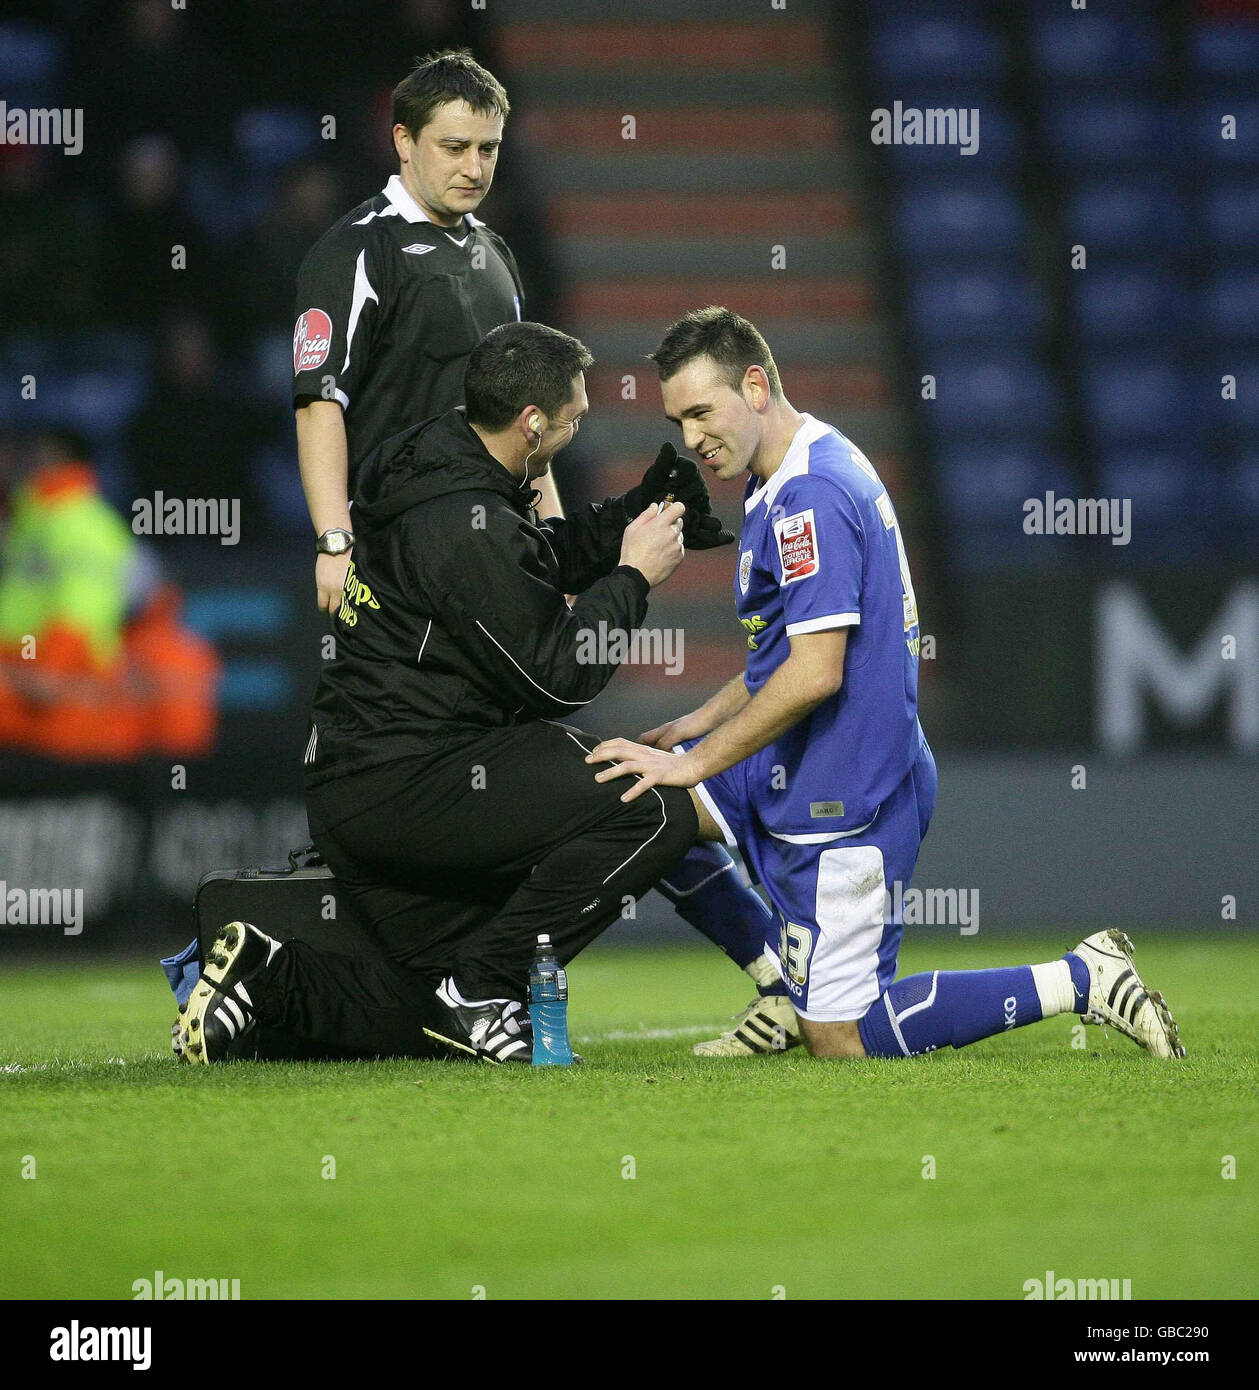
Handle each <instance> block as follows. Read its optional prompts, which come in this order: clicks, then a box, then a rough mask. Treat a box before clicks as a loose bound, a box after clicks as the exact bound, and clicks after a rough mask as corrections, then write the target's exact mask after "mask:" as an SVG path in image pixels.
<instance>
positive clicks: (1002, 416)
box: [920, 353, 1061, 444]
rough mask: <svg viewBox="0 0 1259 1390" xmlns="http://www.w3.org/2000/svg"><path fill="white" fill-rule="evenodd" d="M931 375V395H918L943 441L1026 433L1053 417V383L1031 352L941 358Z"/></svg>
mask: <svg viewBox="0 0 1259 1390" xmlns="http://www.w3.org/2000/svg"><path fill="white" fill-rule="evenodd" d="M933 375H935V378H936V399H935V400H934V401H923V402H922V404H921V407H920V408H921V410H922V411H923V416H924V419H925V420H926V422H927V424H928V427H929V428H930V429H931V430H932V431H933V433H934V434H935V436H936V437H937V438H938V439H940V440H942V441H951V442H953V443H959V444H960V443H961V442H964V441H980V440H982V441H986V442H990V443H995V442H997V441H1001V440H1014V439H1027V438H1029V437H1034V436H1036V435H1043V434H1045V433H1047V432H1048V431H1049V430H1050V429H1051V428H1052V427H1053V426H1054V425H1055V424H1056V422H1057V419H1058V414H1059V410H1060V407H1061V403H1060V400H1059V396H1058V390H1057V387H1056V385H1055V384H1054V382H1053V380H1052V378H1051V377H1050V375H1049V373H1048V371H1047V370H1046V369H1045V367H1044V366H1043V365H1042V364H1041V363H1040V362H1038V361H1036V360H1034V359H1033V358H1031V357H1030V356H1021V355H1018V354H1013V353H1009V354H1006V355H1004V356H998V357H984V356H979V355H978V354H971V355H967V356H964V357H962V356H959V357H954V358H952V359H945V360H944V361H943V362H941V364H940V365H939V367H938V368H936V369H935V371H934V372H933Z"/></svg>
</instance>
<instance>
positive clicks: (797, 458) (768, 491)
mask: <svg viewBox="0 0 1259 1390" xmlns="http://www.w3.org/2000/svg"><path fill="white" fill-rule="evenodd" d="M800 414H801V416H802V417H803V419H804V423H803V424H802V425H801V426H800V428H799V429H798V430H797V431H796V432H795V434H793V435H792V436H791V443H790V444H788V445H787V452H786V453H785V454H784V455H783V461H782V462H781V463H780V464H779V465H778V467H777V468H776V469H775V470H774V473H773V474H772V476H771V477H770V479H769V481H768V482H766V483H762V484H761V485H760V487H758V488H757V489H756V490H755V491H754V492H753V493H752V495H751V497H749V498H748V500H747V501H746V502H745V503H744V504H743V514H744V515H745V516H746V515H747V514H748V513H749V512H750V511H751V510H752V508H753V507H755V506H756V505H757V504H758V503H760V502H764V503H765V506H766V507H767V508H769V507H772V506H773V504H774V498H775V497H777V496H778V493H779V491H780V489H781V488H782V486H783V484H784V483H785V482H787V480H788V479H789V478H796V477H799V475H800V474H801V473H807V472H808V471H809V446H810V445H811V444H813V443H815V442H816V441H817V440H819V439H821V438H822V436H823V435H824V434H829V433H830V430H831V427H830V426H829V425H828V424H826V423H824V422H823V421H822V420H815V419H814V418H813V416H812V415H810V414H809V413H808V412H807V411H803V410H802V411H801V412H800Z"/></svg>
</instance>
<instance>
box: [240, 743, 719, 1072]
mask: <svg viewBox="0 0 1259 1390" xmlns="http://www.w3.org/2000/svg"><path fill="white" fill-rule="evenodd" d="M596 742H597V739H595V738H592V737H591V736H590V735H589V734H586V733H583V732H582V731H580V730H577V729H572V728H569V727H567V726H566V725H562V724H555V723H550V722H548V721H541V720H540V721H537V722H533V723H528V724H521V725H515V726H512V727H508V728H503V729H493V730H484V729H481V730H470V731H466V732H465V731H460V732H458V733H454V734H451V735H449V736H448V737H446V738H445V739H444V740H443V741H442V742H441V743H440V744H438V745H435V746H434V748H433V749H432V750H428V751H425V752H424V753H422V754H419V755H416V756H414V757H407V758H402V759H398V760H396V761H394V762H391V763H388V764H385V765H383V766H380V767H377V768H372V769H369V770H367V771H364V772H358V773H353V774H351V775H349V776H346V777H339V778H335V779H333V780H331V781H328V782H325V783H322V784H320V785H318V786H315V787H312V788H309V789H308V792H307V808H308V812H309V820H310V830H311V835H312V837H313V839H314V841H315V845H316V847H317V848H318V850H319V851H320V853H321V854H322V855H323V857H324V859H325V861H326V862H327V864H328V865H329V867H330V868H331V869H332V871H333V873H334V874H335V875H336V877H337V879H338V881H339V882H340V883H342V884H343V885H344V886H345V888H346V889H347V890H348V891H349V892H350V894H351V895H352V896H353V898H354V900H355V905H356V906H357V907H358V908H359V909H360V911H361V912H362V914H363V915H364V917H366V919H367V920H368V921H369V922H370V923H371V924H372V926H373V928H374V929H375V932H376V934H377V936H378V937H379V939H380V941H381V943H382V944H383V945H384V947H385V949H386V951H387V953H388V955H389V956H390V958H391V961H392V962H394V964H390V963H388V962H385V963H378V962H372V961H368V960H362V959H354V958H351V957H348V956H340V955H334V954H331V953H328V952H323V951H316V950H314V949H313V948H312V947H309V946H306V945H303V944H302V943H299V942H291V943H289V944H288V945H286V946H285V947H284V948H283V949H282V950H280V951H279V952H277V954H276V956H275V959H274V962H273V964H272V966H271V967H270V969H269V970H268V971H267V972H266V974H267V979H266V982H265V985H262V987H261V988H260V991H259V992H260V994H261V998H260V1000H259V1003H260V1006H261V1017H262V1021H263V1022H264V1023H267V1024H269V1025H272V1026H278V1027H281V1028H283V1029H284V1030H285V1031H286V1032H288V1033H290V1034H293V1035H296V1036H297V1037H299V1038H301V1039H303V1040H305V1041H307V1042H309V1043H311V1044H315V1045H317V1046H320V1047H322V1048H327V1049H329V1050H330V1051H332V1052H336V1051H340V1052H343V1053H347V1054H349V1055H372V1054H374V1055H386V1056H387V1055H395V1056H396V1055H418V1056H425V1055H443V1053H444V1050H443V1049H440V1048H436V1047H435V1046H434V1044H433V1043H432V1042H431V1041H430V1040H429V1039H428V1038H427V1036H426V1035H425V1034H424V1032H423V1028H424V1027H425V1025H434V1024H436V1023H439V1022H440V1021H441V1020H442V1019H443V1018H444V1013H443V1011H442V1010H441V1006H440V1005H439V1004H438V1003H437V1001H436V1000H435V998H434V995H433V990H434V989H435V987H436V986H437V984H438V983H439V982H440V981H441V980H442V979H443V978H444V977H445V976H447V975H453V976H454V979H455V984H456V986H457V987H458V989H459V991H460V993H461V994H462V995H463V997H464V998H465V999H493V998H508V999H520V1000H523V999H525V998H526V994H527V987H528V977H529V966H530V962H531V961H532V959H533V951H534V947H535V944H536V942H537V938H538V935H539V934H540V933H542V932H546V933H548V934H549V935H550V938H551V942H552V944H553V946H554V947H555V952H556V954H557V956H558V957H559V959H560V961H561V962H562V963H564V962H567V961H570V960H571V959H572V958H573V957H574V956H575V955H576V954H577V953H578V952H579V951H580V950H581V949H582V948H583V947H584V946H586V945H588V944H589V943H590V942H591V941H593V940H594V938H595V937H596V936H598V935H599V933H600V932H602V931H603V930H604V929H605V928H606V927H608V926H609V925H610V924H611V923H612V922H614V921H615V920H616V919H617V917H618V916H619V915H620V914H621V912H622V910H623V908H624V906H625V904H626V902H627V900H629V899H631V898H638V897H640V896H641V895H642V894H644V893H646V892H647V891H648V890H649V889H650V888H651V887H652V885H653V884H654V883H655V882H656V880H657V879H659V878H660V877H661V876H662V875H664V874H666V873H667V872H668V871H669V870H670V869H671V868H672V867H673V866H674V865H675V864H676V863H677V861H678V860H679V859H681V858H682V856H683V855H684V854H685V853H686V852H687V850H689V849H690V847H691V846H692V845H693V844H694V842H695V837H696V832H697V829H698V822H697V819H696V815H695V810H694V808H693V806H692V805H691V800H690V797H689V795H688V793H687V792H686V791H685V790H683V789H681V788H677V787H653V788H651V789H650V790H648V791H647V792H645V793H643V794H642V795H641V796H640V797H638V798H637V799H636V800H634V801H632V802H629V803H628V804H626V803H623V802H622V801H621V796H622V795H623V793H624V792H625V791H626V790H627V789H628V788H629V787H630V786H631V785H633V780H632V779H630V778H624V779H617V780H616V781H613V782H605V783H598V782H596V781H595V780H594V774H595V773H596V772H597V771H598V770H599V768H598V767H595V766H592V765H587V763H586V762H585V757H586V754H587V752H588V751H589V750H590V749H591V748H593V747H594V745H595V743H596ZM261 984H262V982H260V985H261ZM251 988H252V986H251Z"/></svg>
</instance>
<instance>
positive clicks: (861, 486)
mask: <svg viewBox="0 0 1259 1390" xmlns="http://www.w3.org/2000/svg"><path fill="white" fill-rule="evenodd" d="M743 508H744V520H743V529H742V533H741V536H740V543H739V564H738V569H737V572H736V576H735V604H736V607H737V610H738V616H739V621H740V623H741V624H742V625H743V628H744V630H745V633H746V636H747V647H748V652H747V670H746V673H745V677H744V678H745V681H746V683H747V687H748V689H749V691H751V693H752V694H755V693H756V692H757V690H759V689H760V687H761V686H762V685H764V684H765V682H766V681H767V680H768V679H769V677H770V675H771V673H772V672H773V671H774V670H775V669H776V668H777V667H778V666H780V665H781V664H782V663H783V662H784V661H785V660H786V659H787V657H788V655H789V654H790V639H791V637H792V636H793V635H794V634H797V633H809V632H821V631H824V630H826V629H830V628H839V627H846V628H848V630H849V631H848V646H847V652H846V655H845V658H844V681H843V685H842V687H841V688H840V690H839V692H838V693H837V694H836V695H834V696H832V697H831V698H830V699H828V700H825V701H823V702H822V704H820V705H818V706H817V708H816V709H814V710H813V712H812V713H811V714H809V715H808V716H806V718H804V719H803V720H801V721H800V722H799V723H798V724H796V725H794V726H793V727H792V728H790V729H788V730H787V731H786V733H784V734H782V735H781V736H780V737H779V738H778V739H776V740H775V741H774V742H773V743H771V744H770V745H769V746H768V747H766V748H763V749H762V750H761V751H760V752H759V753H756V754H754V755H753V756H752V757H751V758H749V759H748V760H747V763H748V766H747V767H746V769H745V772H746V786H747V790H748V796H749V799H750V800H751V803H752V805H753V807H754V808H755V811H756V814H757V816H758V817H759V819H760V820H761V822H762V823H763V825H764V826H765V828H766V829H767V830H769V831H771V832H772V833H774V834H778V835H791V836H793V837H795V836H799V835H806V836H810V837H812V836H817V838H818V839H819V840H821V839H825V838H829V837H831V836H833V835H835V834H836V833H837V832H844V831H854V830H856V829H857V828H858V827H861V826H864V825H866V824H867V823H868V822H870V821H871V820H872V819H873V818H874V816H875V813H876V811H877V809H878V806H879V804H880V802H882V801H883V800H885V799H886V798H887V797H888V796H889V795H890V794H891V793H892V792H893V791H894V790H895V789H896V787H898V786H899V785H900V783H901V782H902V781H903V780H904V779H905V777H906V775H907V774H908V772H909V770H910V767H911V766H912V764H913V762H914V760H915V758H916V757H917V756H918V750H919V746H920V743H921V741H922V730H921V728H920V727H919V724H918V648H919V629H918V609H917V604H916V601H915V598H914V588H913V583H912V581H911V579H910V574H909V564H908V562H907V560H906V558H905V547H904V543H903V541H902V540H901V534H900V527H899V526H898V524H897V520H896V512H895V509H894V508H893V506H892V502H891V499H890V498H889V497H888V494H887V489H886V488H885V487H884V486H883V484H882V482H880V480H879V476H878V474H877V473H876V472H875V471H874V468H873V467H872V465H871V464H870V462H869V460H868V459H867V458H866V457H865V455H864V454H862V452H861V451H860V449H858V448H857V447H856V446H855V445H854V444H852V443H851V442H850V441H849V440H847V439H845V438H844V436H843V435H842V434H840V433H839V431H838V430H836V429H834V428H832V427H831V426H830V425H827V424H825V423H824V422H823V421H821V420H816V419H814V418H813V416H811V415H805V416H804V424H803V425H802V426H801V427H800V429H799V430H798V431H797V432H796V435H795V437H794V438H793V440H792V441H791V446H790V448H789V449H788V450H787V453H786V456H785V457H784V458H783V461H782V463H781V465H780V466H779V468H778V470H777V472H775V473H774V475H773V476H772V477H771V478H770V479H769V480H768V481H767V482H762V481H761V480H760V479H759V478H756V477H755V476H754V477H752V478H751V479H750V480H749V482H748V488H747V492H746V494H745V496H744V503H743Z"/></svg>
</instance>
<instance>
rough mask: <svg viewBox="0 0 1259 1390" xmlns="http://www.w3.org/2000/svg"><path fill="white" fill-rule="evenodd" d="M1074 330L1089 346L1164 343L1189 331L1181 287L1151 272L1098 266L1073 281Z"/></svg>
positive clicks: (1179, 282)
mask: <svg viewBox="0 0 1259 1390" xmlns="http://www.w3.org/2000/svg"><path fill="white" fill-rule="evenodd" d="M1071 283H1072V285H1073V287H1074V291H1075V293H1074V296H1073V299H1074V305H1075V321H1076V328H1077V330H1078V332H1079V334H1080V336H1081V337H1082V338H1083V339H1084V340H1085V341H1086V342H1088V343H1090V344H1093V343H1101V344H1105V343H1118V342H1130V341H1132V340H1133V339H1138V338H1144V337H1149V336H1151V335H1155V336H1157V338H1158V340H1159V341H1160V342H1163V343H1166V342H1167V341H1168V340H1169V339H1171V338H1178V337H1180V336H1181V335H1183V334H1184V333H1185V332H1186V331H1187V329H1188V326H1189V324H1188V305H1187V302H1186V292H1185V287H1184V284H1183V283H1182V282H1181V281H1180V280H1179V279H1177V278H1174V277H1172V276H1170V275H1167V274H1165V273H1161V272H1159V271H1155V270H1145V269H1140V268H1135V267H1134V268H1131V269H1124V270H1112V269H1109V268H1108V267H1101V268H1097V269H1091V270H1086V271H1081V272H1079V273H1078V274H1076V275H1074V276H1073V277H1072V280H1071Z"/></svg>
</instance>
